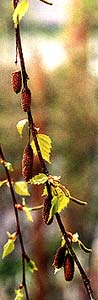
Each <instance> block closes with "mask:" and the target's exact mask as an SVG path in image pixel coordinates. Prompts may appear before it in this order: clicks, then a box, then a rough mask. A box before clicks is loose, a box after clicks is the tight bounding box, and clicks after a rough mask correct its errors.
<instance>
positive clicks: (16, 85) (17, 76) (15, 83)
mask: <svg viewBox="0 0 98 300" xmlns="http://www.w3.org/2000/svg"><path fill="white" fill-rule="evenodd" d="M11 82H12V87H13V90H14V92H15V93H16V94H18V93H20V91H21V87H22V77H21V71H19V70H16V71H14V72H12V76H11Z"/></svg>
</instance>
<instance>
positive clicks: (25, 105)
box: [21, 87, 31, 112]
mask: <svg viewBox="0 0 98 300" xmlns="http://www.w3.org/2000/svg"><path fill="white" fill-rule="evenodd" d="M30 105H31V91H30V89H29V88H28V87H26V88H23V90H22V95H21V106H22V109H23V110H24V111H25V112H28V111H29V110H30Z"/></svg>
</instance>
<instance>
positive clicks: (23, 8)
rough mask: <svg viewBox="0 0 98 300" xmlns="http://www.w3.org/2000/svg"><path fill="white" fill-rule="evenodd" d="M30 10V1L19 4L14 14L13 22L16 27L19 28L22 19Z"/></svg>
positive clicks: (26, 0) (25, 0)
mask: <svg viewBox="0 0 98 300" xmlns="http://www.w3.org/2000/svg"><path fill="white" fill-rule="evenodd" d="M28 8H29V1H28V0H22V1H21V2H19V3H18V4H17V7H16V8H15V10H14V13H13V21H14V26H15V28H17V25H18V23H19V22H20V20H21V19H22V17H23V16H24V15H25V13H26V12H27V10H28Z"/></svg>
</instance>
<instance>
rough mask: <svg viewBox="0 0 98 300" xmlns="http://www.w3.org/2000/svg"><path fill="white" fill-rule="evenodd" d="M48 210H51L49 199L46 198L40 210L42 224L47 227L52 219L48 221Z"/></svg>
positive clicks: (48, 197)
mask: <svg viewBox="0 0 98 300" xmlns="http://www.w3.org/2000/svg"><path fill="white" fill-rule="evenodd" d="M50 208H51V197H50V196H47V197H46V198H45V200H44V207H43V210H42V218H43V221H44V223H45V224H47V225H50V224H51V223H52V222H53V217H52V218H51V219H50V220H49V221H48V219H49V212H50Z"/></svg>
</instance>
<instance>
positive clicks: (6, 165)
mask: <svg viewBox="0 0 98 300" xmlns="http://www.w3.org/2000/svg"><path fill="white" fill-rule="evenodd" d="M4 165H5V167H6V168H7V169H8V171H11V172H13V167H12V164H11V163H10V162H7V161H5V162H4Z"/></svg>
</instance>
